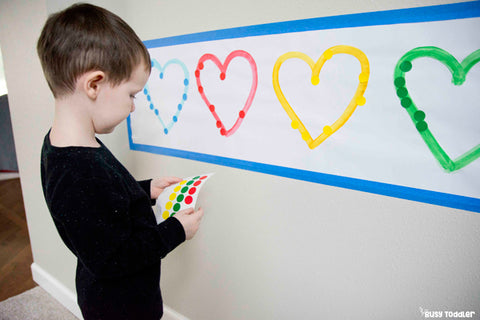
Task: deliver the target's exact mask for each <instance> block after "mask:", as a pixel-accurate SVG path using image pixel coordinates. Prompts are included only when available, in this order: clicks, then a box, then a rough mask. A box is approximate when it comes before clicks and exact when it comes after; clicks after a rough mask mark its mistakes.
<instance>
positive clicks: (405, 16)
mask: <svg viewBox="0 0 480 320" xmlns="http://www.w3.org/2000/svg"><path fill="white" fill-rule="evenodd" d="M479 16H480V1H472V2H463V3H455V4H446V5H438V6H429V7H419V8H410V9H399V10H389V11H378V12H368V13H358V14H348V15H341V16H332V17H322V18H313V19H305V20H297V21H287V22H278V23H269V24H262V25H255V26H248V27H240V28H232V29H224V30H215V31H208V32H201V33H195V34H188V35H182V36H175V37H168V38H162V39H154V40H148V41H145V42H144V43H145V45H146V47H147V48H156V47H163V46H171V45H179V44H186V43H193V42H202V41H212V40H222V39H232V38H242V37H252V36H261V35H269V34H281V33H291V32H301V31H311V30H326V29H339V28H351V27H363V26H374V25H389V24H401V23H416V22H427V21H441V20H453V19H465V18H473V17H479ZM127 127H128V139H129V144H130V149H131V150H136V151H144V152H149V153H155V154H162V155H167V156H173V157H179V158H185V159H189V160H196V161H202V162H207V163H212V164H217V165H223V166H229V167H233V168H238V169H244V170H250V171H255V172H261V173H266V174H271V175H276V176H281V177H286V178H292V179H297V180H303V181H309V182H314V183H321V184H325V185H329V186H335V187H341V188H348V189H352V190H358V191H364V192H369V193H375V194H380V195H385V196H390V197H396V198H400V199H407V200H413V201H419V202H424V203H430V204H434V205H440V206H445V207H449V208H455V209H462V210H469V211H474V212H480V199H477V198H470V197H464V196H459V195H454V194H448V193H442V192H435V191H429V190H422V189H416V188H410V187H403V186H398V185H392V184H387V183H381V182H375V181H369V180H361V179H355V178H349V177H343V176H336V175H331V174H325V173H320V172H314V171H306V170H300V169H293V168H288V167H281V166H275V165H269V164H264V163H258V162H251V161H244V160H238V159H233V158H226V157H220V156H214V155H209V154H203V153H197V152H190V151H184V150H177V149H170V148H164V147H157V146H151V145H143V144H137V143H134V142H133V140H132V128H131V123H130V117H128V118H127Z"/></svg>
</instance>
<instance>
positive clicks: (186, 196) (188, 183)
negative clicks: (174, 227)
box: [155, 173, 213, 223]
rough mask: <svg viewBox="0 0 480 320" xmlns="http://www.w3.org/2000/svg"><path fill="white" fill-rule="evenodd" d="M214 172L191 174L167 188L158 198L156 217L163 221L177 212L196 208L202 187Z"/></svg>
mask: <svg viewBox="0 0 480 320" xmlns="http://www.w3.org/2000/svg"><path fill="white" fill-rule="evenodd" d="M211 176H213V173H209V174H203V175H196V176H191V177H188V178H184V179H182V181H181V182H179V183H176V184H174V185H171V186H169V187H168V188H165V190H163V192H162V193H161V194H160V196H159V197H158V198H157V204H156V206H157V208H156V212H155V218H156V219H157V223H161V222H163V221H164V220H166V219H168V218H169V217H172V216H174V215H175V214H176V213H177V212H179V211H181V210H184V209H188V208H195V204H196V203H197V199H198V195H199V193H200V189H201V188H202V187H203V186H204V185H205V182H206V181H207V180H208V179H209V178H210V177H211Z"/></svg>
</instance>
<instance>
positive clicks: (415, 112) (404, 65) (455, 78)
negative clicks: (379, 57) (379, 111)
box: [393, 47, 480, 172]
mask: <svg viewBox="0 0 480 320" xmlns="http://www.w3.org/2000/svg"><path fill="white" fill-rule="evenodd" d="M422 57H429V58H433V59H436V60H438V61H440V62H441V63H442V64H444V65H445V66H446V67H447V68H448V69H449V70H450V73H451V74H452V83H453V84H454V85H457V86H459V85H462V84H463V83H464V82H465V80H466V77H467V74H468V72H469V71H470V69H471V68H472V67H473V66H474V65H475V64H477V63H478V62H479V61H480V49H479V50H476V51H474V52H472V53H471V54H469V55H468V56H467V57H466V58H465V59H463V61H462V62H461V63H460V62H458V60H457V59H455V57H453V56H452V55H451V54H450V53H448V52H447V51H445V50H443V49H440V48H437V47H419V48H415V49H413V50H410V51H408V52H407V53H406V54H404V55H403V57H401V58H400V60H399V61H398V63H397V65H396V67H395V73H394V77H393V78H394V79H393V83H394V85H395V89H396V93H397V96H398V98H399V99H400V105H401V106H402V108H404V109H405V110H406V111H407V112H408V114H409V115H410V118H411V120H412V122H413V124H414V125H415V128H416V130H417V131H418V133H419V134H420V136H421V137H422V139H423V141H425V143H426V144H427V146H428V148H429V149H430V151H431V152H432V154H433V156H434V157H435V158H436V159H437V161H438V162H439V163H440V165H441V166H442V167H443V168H444V169H445V170H446V171H447V172H453V171H456V170H459V169H461V168H463V167H465V166H467V165H468V164H470V163H472V162H473V161H475V160H476V159H478V157H480V144H478V145H476V146H474V147H473V148H472V149H470V150H469V151H467V152H465V153H464V154H462V155H461V156H460V157H458V158H457V159H455V160H452V159H451V158H450V157H449V156H448V154H447V153H446V152H445V150H443V148H442V147H441V146H440V144H439V142H438V141H437V139H436V138H435V137H434V135H433V134H432V132H431V131H430V129H429V127H428V124H427V121H426V119H427V115H426V114H425V112H424V111H422V110H419V109H418V108H417V106H416V105H415V102H414V101H413V99H412V97H411V96H410V94H409V92H408V89H407V81H406V79H405V74H406V73H407V72H409V71H410V70H412V68H413V64H412V61H414V60H415V59H417V58H422Z"/></svg>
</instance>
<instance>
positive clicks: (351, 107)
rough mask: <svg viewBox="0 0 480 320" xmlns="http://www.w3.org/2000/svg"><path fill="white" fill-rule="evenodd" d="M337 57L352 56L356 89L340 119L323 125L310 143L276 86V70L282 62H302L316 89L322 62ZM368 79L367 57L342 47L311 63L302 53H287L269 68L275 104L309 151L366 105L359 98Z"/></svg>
mask: <svg viewBox="0 0 480 320" xmlns="http://www.w3.org/2000/svg"><path fill="white" fill-rule="evenodd" d="M341 53H343V54H349V55H352V56H354V57H355V58H357V60H358V61H359V62H360V66H361V72H360V74H359V76H358V80H359V84H358V86H357V89H356V91H355V94H354V95H353V98H352V99H351V100H350V102H349V104H348V106H347V107H346V109H345V111H344V112H343V113H342V115H341V116H340V117H339V118H338V119H337V120H336V121H335V122H334V123H333V124H331V125H326V126H325V127H324V128H323V132H322V133H321V134H320V135H319V136H318V137H316V138H315V139H313V138H312V136H311V135H310V133H309V132H308V130H307V129H306V128H305V125H304V124H303V123H302V121H301V120H300V118H299V117H298V116H297V114H296V113H295V111H294V110H293V108H292V107H291V106H290V104H289V103H288V101H287V99H286V98H285V95H284V94H283V92H282V89H281V88H280V84H279V80H278V75H279V71H280V67H281V66H282V64H283V63H284V62H285V61H286V60H288V59H292V58H298V59H301V60H303V61H305V62H306V63H307V64H308V65H309V66H310V69H311V70H312V77H311V82H312V85H314V86H316V85H318V84H319V83H320V77H319V74H320V71H321V70H322V67H323V65H324V64H325V62H326V61H327V60H329V59H331V58H332V57H333V56H334V55H336V54H341ZM369 77H370V65H369V62H368V59H367V56H366V55H365V54H364V53H363V52H362V51H361V50H360V49H357V48H355V47H351V46H345V45H339V46H334V47H331V48H329V49H327V50H325V52H324V53H323V54H322V55H321V56H320V58H319V59H318V60H317V62H314V61H313V60H312V58H310V57H309V56H308V55H306V54H304V53H302V52H296V51H292V52H287V53H285V54H283V55H282V56H280V57H279V58H278V59H277V61H276V62H275V66H274V67H273V75H272V78H273V89H274V91H275V94H276V95H277V98H278V100H279V101H280V104H281V105H282V107H283V109H284V110H285V111H286V112H287V115H288V116H289V117H290V120H291V121H292V122H291V126H292V128H293V129H295V130H298V131H299V132H300V134H301V136H302V139H303V140H304V141H305V142H306V143H307V145H308V147H309V148H310V149H315V148H316V147H318V146H319V145H320V144H321V143H322V142H323V141H325V139H327V138H328V137H330V136H331V135H332V134H334V133H335V132H336V131H337V130H338V129H340V128H341V127H342V126H343V125H344V124H345V123H346V122H347V121H348V119H349V118H350V117H351V116H352V114H353V112H354V111H355V109H356V108H357V106H359V105H360V106H361V105H364V104H365V103H366V99H365V97H364V96H363V94H364V93H365V90H366V88H367V85H368V79H369Z"/></svg>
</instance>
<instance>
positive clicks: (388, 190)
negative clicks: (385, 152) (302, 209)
mask: <svg viewBox="0 0 480 320" xmlns="http://www.w3.org/2000/svg"><path fill="white" fill-rule="evenodd" d="M127 121H128V122H130V117H129V118H128V120H127ZM128 129H129V138H130V137H131V129H130V125H128ZM129 141H130V149H132V150H135V151H144V152H149V153H156V154H162V155H166V156H172V157H177V158H184V159H189V160H196V161H201V162H207V163H212V164H217V165H222V166H228V167H232V168H238V169H243V170H249V171H254V172H261V173H266V174H271V175H275V176H280V177H285V178H291V179H296V180H303V181H308V182H314V183H321V184H325V185H329V186H334V187H340V188H347V189H352V190H358V191H364V192H369V193H375V194H380V195H384V196H389V197H395V198H400V199H406V200H413V201H419V202H425V203H430V204H435V205H440V206H445V207H450V208H455V209H462V210H468V211H474V212H480V199H476V198H469V197H464V196H459V195H453V194H448V193H442V192H435V191H429V190H422V189H416V188H410V187H403V186H398V185H393V184H388V183H381V182H375V181H369V180H362V179H355V178H349V177H342V176H337V175H332V174H326V173H320V172H314V171H307V170H300V169H293V168H288V167H281V166H275V165H270V164H265V163H259V162H251V161H244V160H238V159H233V158H226V157H220V156H214V155H210V154H204V153H197V152H190V151H184V150H177V149H170V148H164V147H157V146H150V145H144V144H138V143H133V141H132V139H131V138H130V139H129Z"/></svg>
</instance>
